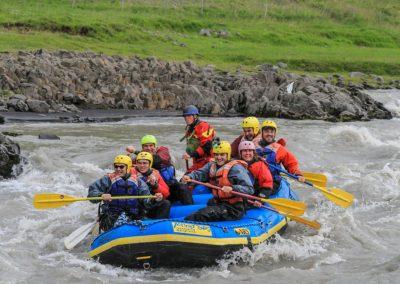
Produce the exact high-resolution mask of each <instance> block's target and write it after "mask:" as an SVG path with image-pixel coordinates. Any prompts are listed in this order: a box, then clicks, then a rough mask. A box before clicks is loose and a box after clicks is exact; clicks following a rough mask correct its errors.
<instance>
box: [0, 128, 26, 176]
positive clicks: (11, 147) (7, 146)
mask: <svg viewBox="0 0 400 284" xmlns="http://www.w3.org/2000/svg"><path fill="white" fill-rule="evenodd" d="M21 162H22V157H21V156H20V147H19V145H18V144H17V143H15V142H13V141H12V140H11V139H9V138H8V137H6V136H5V135H3V134H2V133H0V180H2V179H4V178H10V177H14V176H17V175H19V174H20V173H21V172H22V165H21Z"/></svg>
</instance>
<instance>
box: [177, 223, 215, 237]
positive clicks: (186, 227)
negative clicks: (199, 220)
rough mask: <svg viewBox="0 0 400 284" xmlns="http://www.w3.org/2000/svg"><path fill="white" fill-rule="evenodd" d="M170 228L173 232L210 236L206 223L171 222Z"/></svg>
mask: <svg viewBox="0 0 400 284" xmlns="http://www.w3.org/2000/svg"><path fill="white" fill-rule="evenodd" d="M172 229H173V231H174V232H175V233H181V234H190V235H198V236H207V237H211V236H212V233H211V228H210V226H207V225H196V224H187V223H180V222H172Z"/></svg>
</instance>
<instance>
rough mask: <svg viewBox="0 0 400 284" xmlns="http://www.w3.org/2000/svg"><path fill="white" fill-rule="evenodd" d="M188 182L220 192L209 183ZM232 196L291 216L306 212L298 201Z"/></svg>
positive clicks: (240, 194)
mask: <svg viewBox="0 0 400 284" xmlns="http://www.w3.org/2000/svg"><path fill="white" fill-rule="evenodd" d="M189 182H192V183H195V184H200V185H204V186H207V187H209V188H214V189H217V190H222V189H221V188H220V187H218V186H215V185H212V184H211V183H205V182H201V181H197V180H193V179H191V180H190V181H189ZM231 193H232V194H234V195H238V196H242V197H245V198H248V199H254V200H259V201H261V202H265V203H268V204H269V205H271V206H272V207H274V208H275V209H277V210H279V212H283V213H285V214H293V215H297V216H300V215H303V214H304V211H305V210H306V208H307V206H306V204H305V203H303V202H300V201H294V200H289V199H286V198H274V199H265V198H261V197H257V196H253V195H249V194H245V193H241V192H237V191H231Z"/></svg>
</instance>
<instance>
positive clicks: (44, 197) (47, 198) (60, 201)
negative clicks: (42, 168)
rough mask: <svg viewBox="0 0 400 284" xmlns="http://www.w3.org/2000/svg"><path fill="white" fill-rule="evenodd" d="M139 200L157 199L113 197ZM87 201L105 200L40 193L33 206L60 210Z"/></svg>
mask: <svg viewBox="0 0 400 284" xmlns="http://www.w3.org/2000/svg"><path fill="white" fill-rule="evenodd" d="M139 198H155V196H154V195H141V196H112V199H113V200H116V199H139ZM87 200H99V201H101V200H103V199H102V198H101V197H75V196H70V195H66V194H59V193H39V194H35V196H34V197H33V206H34V207H35V208H36V209H50V208H58V207H61V206H65V205H69V204H71V203H73V202H76V201H87Z"/></svg>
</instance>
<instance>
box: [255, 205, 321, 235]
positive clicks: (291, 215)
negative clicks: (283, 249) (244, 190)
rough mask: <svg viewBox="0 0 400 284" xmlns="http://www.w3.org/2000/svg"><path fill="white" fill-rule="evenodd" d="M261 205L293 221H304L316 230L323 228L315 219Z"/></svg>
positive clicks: (303, 222)
mask: <svg viewBox="0 0 400 284" xmlns="http://www.w3.org/2000/svg"><path fill="white" fill-rule="evenodd" d="M247 202H249V203H250V204H255V202H254V201H251V200H247ZM261 207H262V208H265V209H268V210H270V211H272V212H275V213H278V214H281V215H284V216H286V217H288V218H290V219H291V220H293V221H296V222H298V223H302V224H304V225H307V226H309V227H311V228H314V229H316V230H318V229H319V228H321V224H320V223H318V222H317V221H315V220H308V219H305V218H302V217H299V216H295V215H293V214H290V213H286V214H284V213H282V212H279V211H277V210H275V209H273V208H271V207H267V206H264V205H261Z"/></svg>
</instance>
